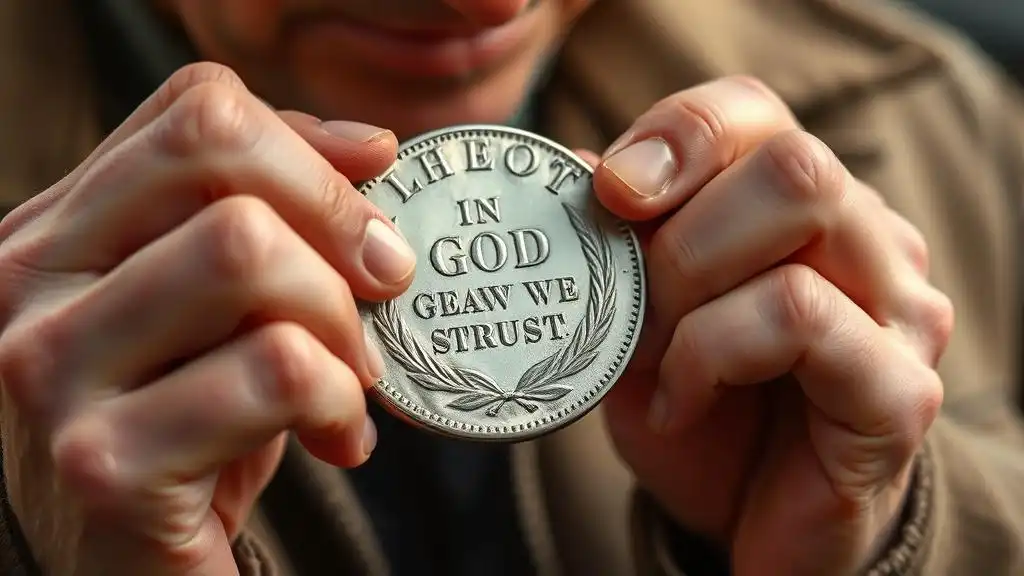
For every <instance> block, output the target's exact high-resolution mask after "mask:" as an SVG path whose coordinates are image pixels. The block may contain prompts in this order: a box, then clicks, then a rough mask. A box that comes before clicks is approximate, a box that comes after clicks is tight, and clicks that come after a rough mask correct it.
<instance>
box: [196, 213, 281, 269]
mask: <svg viewBox="0 0 1024 576" xmlns="http://www.w3.org/2000/svg"><path fill="white" fill-rule="evenodd" d="M207 210H208V211H209V212H210V214H209V219H208V222H207V229H206V234H205V235H206V236H208V238H207V239H206V241H204V242H203V245H204V246H209V247H210V250H208V251H207V252H206V254H207V258H209V260H210V262H209V264H210V266H211V268H212V273H213V274H214V275H215V276H216V277H218V278H223V279H227V280H229V281H240V282H246V281H249V280H252V279H253V278H254V277H255V276H256V275H258V274H259V273H260V272H261V271H262V270H264V269H265V267H266V266H267V265H268V264H269V262H270V260H271V258H272V257H273V251H274V246H275V243H276V240H275V239H276V238H277V237H278V236H279V234H278V229H279V227H280V217H278V216H277V214H276V213H275V212H274V210H273V208H271V207H270V205H269V204H267V203H266V202H264V201H263V200H260V199H259V198H256V197H254V196H231V197H229V198H226V199H224V200H221V201H219V202H216V203H215V204H213V205H211V206H210V207H209V208H208V209H207Z"/></svg>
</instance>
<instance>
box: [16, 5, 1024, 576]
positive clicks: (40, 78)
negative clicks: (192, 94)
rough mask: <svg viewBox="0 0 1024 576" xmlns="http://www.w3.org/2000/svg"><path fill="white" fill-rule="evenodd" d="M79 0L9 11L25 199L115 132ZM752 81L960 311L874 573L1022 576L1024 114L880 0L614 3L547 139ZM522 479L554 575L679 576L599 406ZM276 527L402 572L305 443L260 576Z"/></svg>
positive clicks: (557, 101) (556, 93)
mask: <svg viewBox="0 0 1024 576" xmlns="http://www.w3.org/2000/svg"><path fill="white" fill-rule="evenodd" d="M65 1H66V0H4V1H3V2H0V75H2V76H0V200H2V201H6V202H7V203H8V204H9V205H11V204H17V203H18V202H20V201H22V200H23V199H24V198H26V197H28V196H31V195H32V194H34V193H36V192H37V191H40V190H42V189H44V188H46V187H47V186H48V185H49V184H51V183H53V182H55V181H56V180H58V179H59V177H60V176H61V175H62V174H63V173H64V171H66V170H67V169H69V168H70V167H71V166H73V165H74V164H75V163H77V162H78V161H79V160H80V159H81V158H82V157H83V156H84V154H85V153H86V152H87V151H88V150H89V149H90V147H91V146H92V145H94V144H95V143H96V141H97V138H98V134H97V131H96V128H95V126H96V122H95V119H94V118H91V117H90V116H89V115H88V111H89V110H90V108H89V105H90V103H89V100H88V98H89V94H90V92H89V89H88V82H87V80H88V79H87V78H86V75H85V73H84V72H83V70H85V68H83V67H82V66H81V63H80V62H78V61H77V60H76V59H77V58H78V56H77V55H78V54H80V52H81V51H80V50H79V49H78V48H76V45H75V34H74V30H73V27H72V26H70V24H69V22H67V21H65V20H64V19H62V18H61V17H60V14H61V12H63V11H66V8H65V7H64V5H65ZM737 73H743V74H750V75H754V76H757V77H759V78H761V79H762V80H764V81H765V82H767V84H769V85H770V86H772V87H774V88H775V89H776V90H777V91H778V92H779V93H780V94H781V95H782V96H783V97H784V98H785V100H786V101H787V102H789V104H790V105H791V106H792V108H793V109H794V111H795V112H796V113H797V115H798V117H799V118H800V119H801V121H802V122H803V123H804V125H805V126H806V127H807V129H808V130H810V131H811V132H813V133H815V134H816V135H818V136H819V137H820V138H822V139H823V140H824V141H825V142H826V143H827V144H829V145H830V146H831V147H832V148H833V149H834V150H835V152H836V153H837V154H838V155H839V156H840V158H841V159H843V161H844V162H845V163H846V165H847V166H848V167H849V168H850V170H851V171H853V173H854V174H855V175H857V176H858V177H859V178H861V179H863V180H865V181H867V182H868V183H870V184H871V185H873V186H874V187H876V188H877V189H878V190H879V191H881V192H882V193H883V194H884V195H886V197H887V198H888V201H889V202H890V203H891V205H892V206H893V207H894V208H895V209H897V210H898V211H900V212H902V213H903V214H904V215H905V216H906V217H908V218H909V219H910V220H911V221H912V222H913V223H914V224H916V225H917V226H918V227H919V228H920V229H921V231H922V232H923V233H924V234H925V236H926V237H927V239H928V240H929V243H930V245H931V248H932V252H933V254H932V257H933V267H932V279H933V281H934V283H935V284H936V285H938V286H939V287H940V288H941V289H942V290H944V291H945V292H946V293H947V294H948V295H949V296H950V297H951V298H952V300H953V302H954V304H955V306H956V310H957V327H956V330H955V334H954V336H953V339H952V343H951V344H950V347H949V349H948V352H947V354H946V356H945V358H944V360H943V362H942V365H941V370H940V371H941V374H942V376H943V378H944V381H945V384H946V402H945V405H944V409H943V414H942V415H941V417H940V418H939V420H938V422H937V423H936V424H935V426H934V428H933V429H932V431H931V433H930V436H929V439H928V442H927V448H926V450H925V451H924V453H923V454H922V457H921V459H920V466H919V470H918V472H919V473H918V475H917V480H916V482H915V485H914V488H913V492H912V494H911V500H910V504H909V509H908V513H907V515H906V519H905V521H904V524H903V525H902V526H901V528H900V530H899V532H898V534H897V537H896V542H895V543H894V545H893V547H892V548H891V549H890V550H888V551H886V552H885V553H884V554H883V557H882V560H881V561H880V562H879V563H878V564H877V565H876V566H875V568H874V572H873V574H935V575H960V574H964V575H971V574H986V575H997V574H1024V425H1022V419H1021V417H1020V414H1019V412H1018V408H1017V406H1018V404H1017V402H1018V392H1019V385H1020V381H1021V378H1020V377H1021V374H1020V367H1019V366H1018V361H1017V358H1018V354H1019V352H1020V351H1021V348H1020V344H1021V339H1020V334H1019V331H1020V328H1021V314H1020V312H1021V309H1022V306H1021V304H1022V301H1021V291H1020V286H1019V285H1018V270H1019V269H1020V267H1019V263H1020V258H1021V254H1020V246H1021V244H1020V242H1019V239H1018V230H1019V221H1018V215H1019V210H1020V205H1019V203H1020V201H1021V197H1022V193H1024V106H1022V105H1021V104H1020V102H1019V101H1017V100H1016V95H1014V94H1012V93H1011V90H1012V88H1010V87H1009V86H1008V85H1007V83H1006V82H1005V81H1004V80H1003V79H1002V78H1001V77H1000V76H998V75H997V74H996V73H994V72H993V70H991V69H990V68H989V67H988V65H987V64H985V63H982V62H981V61H980V60H978V59H976V58H975V57H974V56H972V55H971V54H970V53H969V50H968V49H967V48H966V47H965V46H964V45H963V44H962V43H961V42H960V41H959V40H957V39H955V38H954V37H952V36H951V35H950V34H947V33H945V32H941V31H938V30H937V29H936V28H935V27H933V26H932V25H931V24H929V23H926V22H923V21H921V20H919V19H917V18H915V17H912V16H909V15H907V14H906V13H902V12H899V11H897V10H894V9H892V8H891V7H886V6H884V5H881V4H878V3H876V2H875V1H874V0H859V1H856V2H851V1H848V0H716V1H714V2H697V1H694V2H681V1H680V0H601V1H599V2H596V3H595V6H594V8H593V9H592V10H591V11H590V12H588V13H587V14H586V15H585V17H584V18H583V20H582V21H581V22H580V23H579V25H578V27H577V28H576V29H575V30H574V31H573V33H572V35H571V37H570V38H569V39H568V41H567V43H566V44H565V46H564V49H563V51H562V55H561V59H560V63H559V66H558V68H557V70H556V73H555V75H554V79H553V81H552V84H551V86H550V88H549V89H548V91H547V93H546V95H545V100H544V106H545V115H544V117H545V118H546V119H547V122H548V125H547V127H546V128H547V131H548V132H549V133H550V134H552V135H554V136H555V137H556V138H558V139H559V140H561V141H562V142H563V143H565V144H567V145H570V146H574V147H587V148H591V149H595V150H600V149H602V148H603V147H604V146H605V145H606V144H607V143H608V142H609V141H610V139H612V138H614V137H615V136H617V135H618V134H619V133H621V132H622V131H623V130H624V129H626V128H627V127H628V126H629V124H630V122H631V121H632V120H633V119H634V118H635V117H636V116H637V115H638V114H640V113H642V112H643V111H645V110H646V109H647V108H648V107H649V106H650V105H651V104H652V103H653V102H654V101H656V100H657V99H659V98H661V97H664V96H665V95H668V94H670V93H672V92H675V91H678V90H681V89H684V88H686V87H688V86H691V85H693V84H695V83H697V82H701V81H705V80H709V79H712V78H716V77H720V76H723V75H730V74H737ZM0 429H2V426H0ZM581 479H585V481H581ZM513 482H514V485H515V488H516V497H517V502H518V506H519V510H520V519H521V527H522V529H523V532H524V534H525V535H526V540H527V542H528V545H529V548H530V550H531V552H532V554H533V559H534V563H535V566H536V568H537V572H538V573H539V574H544V575H554V574H578V575H588V576H589V575H601V574H610V575H619V574H632V573H639V574H657V575H666V576H667V575H670V574H679V572H678V570H676V569H675V568H674V567H673V562H672V560H671V559H670V558H669V555H668V554H667V552H666V550H667V548H666V547H665V546H664V545H663V542H662V536H663V534H664V531H663V528H664V526H665V524H664V519H663V518H662V517H661V515H660V514H659V512H658V511H657V510H656V509H655V507H654V506H653V505H651V504H650V502H649V501H648V500H647V499H646V498H645V497H644V496H643V495H642V494H638V495H637V496H636V497H634V494H633V488H632V482H631V477H630V473H629V471H628V470H627V469H626V468H624V467H623V465H622V464H621V463H620V462H619V461H618V460H617V458H616V456H615V452H614V449H613V447H612V446H611V444H610V442H609V440H608V436H607V434H606V432H605V430H604V427H603V421H602V419H601V415H600V413H594V414H593V415H591V416H589V417H587V418H586V419H584V420H583V421H581V422H580V423H578V424H576V425H573V426H571V427H569V428H568V429H566V430H564V431H562V432H559V433H556V434H554V435H552V436H549V437H546V438H544V439H541V440H539V441H536V442H532V443H527V444H522V445H518V446H515V447H514V448H513ZM268 517H273V518H274V519H275V521H276V528H277V529H278V532H280V533H286V532H294V531H300V532H301V533H302V534H303V536H304V540H305V542H304V543H305V549H304V550H303V551H302V557H304V558H312V557H315V558H318V561H319V562H321V564H320V565H319V566H320V567H319V568H318V569H317V570H316V571H315V573H316V574H385V573H386V572H387V567H386V561H385V559H384V558H383V557H382V554H381V552H380V548H379V546H378V544H377V542H376V540H375V536H374V534H373V533H372V529H371V527H370V524H369V523H368V519H367V517H366V514H365V512H364V511H363V509H362V508H361V507H360V505H359V503H358V502H357V501H356V499H355V496H354V492H353V491H352V489H351V487H350V486H349V485H348V484H347V483H346V480H345V478H344V476H343V475H342V474H341V473H339V472H338V471H337V470H335V469H333V468H330V467H328V466H325V465H323V464H320V463H318V462H316V461H314V460H313V459H312V458H310V457H309V456H308V455H306V454H305V453H304V452H303V451H301V449H293V450H290V451H289V453H288V454H287V456H286V458H285V461H284V463H283V465H282V468H281V470H280V472H279V474H278V476H277V478H276V480H275V482H274V484H273V485H272V487H271V489H270V490H269V492H268V494H267V496H266V498H265V499H264V501H263V504H262V510H261V512H260V513H259V514H257V515H256V517H255V518H254V519H253V522H252V530H251V531H249V532H247V533H246V534H245V535H244V536H243V537H242V538H241V539H240V541H239V542H238V545H237V551H238V557H239V560H240V566H241V567H242V572H243V574H247V575H257V574H258V575H271V574H274V575H277V574H289V573H293V572H294V569H295V568H294V562H292V561H289V558H291V559H293V560H294V559H296V558H298V557H299V556H298V551H297V550H289V549H286V547H284V546H283V545H282V541H283V539H279V538H276V537H275V536H274V533H275V532H274V526H270V525H269V523H268V522H266V521H265V519H266V518H268ZM2 521H3V522H4V523H6V526H0V535H2V536H0V570H2V571H3V573H4V574H8V573H16V570H17V567H18V566H23V565H24V563H26V562H27V559H26V558H24V557H21V558H19V557H18V554H19V551H18V549H19V547H20V546H19V542H18V530H17V525H16V523H15V522H14V520H13V519H12V518H11V517H10V515H9V514H8V515H7V517H5V518H3V520H2ZM23 552H24V550H21V552H20V553H22V554H23Z"/></svg>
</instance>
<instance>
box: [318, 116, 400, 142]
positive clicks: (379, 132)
mask: <svg viewBox="0 0 1024 576" xmlns="http://www.w3.org/2000/svg"><path fill="white" fill-rule="evenodd" d="M320 127H321V128H323V130H324V132H327V133H328V134H330V135H331V136H334V137H336V138H341V139H343V140H351V141H352V142H369V141H371V140H378V139H380V138H383V137H384V136H385V135H387V134H390V133H391V131H390V130H385V129H384V128H379V127H377V126H372V125H370V124H363V123H362V122H348V121H345V120H331V121H328V122H323V123H321V124H320Z"/></svg>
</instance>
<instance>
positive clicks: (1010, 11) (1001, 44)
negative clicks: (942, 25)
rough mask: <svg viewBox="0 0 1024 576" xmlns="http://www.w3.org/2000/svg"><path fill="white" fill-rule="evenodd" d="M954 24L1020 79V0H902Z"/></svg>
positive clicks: (1023, 10)
mask: <svg viewBox="0 0 1024 576" xmlns="http://www.w3.org/2000/svg"><path fill="white" fill-rule="evenodd" d="M903 1H904V2H907V3H909V4H913V5H916V6H917V7H918V8H919V9H921V10H923V11H925V12H927V13H929V14H931V15H932V16H934V17H936V18H938V19H939V20H942V21H944V22H946V23H947V24H949V25H951V26H953V27H955V28H958V29H959V30H960V31H961V32H962V33H963V34H966V35H967V36H968V37H970V38H971V39H972V40H973V41H974V42H975V43H976V44H977V45H978V46H980V47H981V49H982V50H984V51H985V52H987V53H988V54H989V55H990V56H991V57H992V58H994V59H995V60H996V61H997V62H999V63H1000V64H1002V65H1003V67H1004V68H1006V70H1007V71H1008V72H1009V73H1010V74H1011V75H1013V76H1014V77H1015V78H1017V80H1019V81H1021V82H1022V83H1024V0H903Z"/></svg>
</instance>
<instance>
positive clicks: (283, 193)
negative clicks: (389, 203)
mask: <svg viewBox="0 0 1024 576" xmlns="http://www.w3.org/2000/svg"><path fill="white" fill-rule="evenodd" d="M389 134H390V133H389ZM385 144H386V143H381V145H385ZM228 196H254V197H257V198H259V199H260V200H262V201H264V202H266V203H267V204H269V205H270V206H271V207H272V208H273V209H274V211H275V212H276V213H277V214H279V215H280V216H281V217H282V218H283V219H284V220H285V221H286V222H287V223H288V225H289V227H291V228H292V229H293V230H295V231H296V232H297V233H298V234H299V235H300V236H302V237H303V239H304V240H305V241H306V242H307V243H308V244H309V245H310V246H312V247H313V248H314V249H315V250H316V251H317V252H319V253H320V254H321V255H323V257H324V258H325V259H326V260H327V261H328V262H329V263H330V264H331V265H332V266H333V267H334V268H335V269H337V270H338V271H339V272H341V274H342V275H343V276H344V277H345V279H346V280H347V281H348V282H349V283H350V285H351V287H352V289H353V292H355V293H356V294H357V295H359V296H360V297H363V298H367V299H380V298H387V297H390V296H393V295H394V294H396V293H398V292H399V291H400V290H402V289H404V288H405V287H406V286H407V285H408V283H409V282H410V281H411V277H412V270H413V267H414V256H413V254H412V251H411V250H410V249H409V248H408V246H406V245H405V243H404V241H403V240H402V239H401V237H400V236H399V235H398V234H397V233H396V232H395V231H394V230H393V227H392V226H391V224H390V222H389V221H388V220H387V219H386V218H385V217H383V216H382V215H381V213H380V211H379V210H378V209H377V208H376V207H375V206H373V204H371V203H370V202H369V201H368V200H367V199H366V198H364V197H363V196H362V195H361V194H360V193H359V192H358V191H356V190H355V188H354V187H353V186H352V184H351V182H349V180H348V179H347V178H346V177H345V176H344V175H343V174H341V173H339V172H338V171H337V170H335V168H334V167H333V166H332V164H331V163H330V162H328V160H327V159H325V157H324V155H323V154H321V153H319V152H318V151H317V150H316V149H314V148H313V147H312V145H311V144H310V143H309V142H308V141H307V140H306V139H304V138H303V137H302V135H300V134H299V133H298V132H296V130H295V129H294V128H293V127H292V126H290V125H288V124H287V123H286V122H285V121H284V120H283V119H282V118H281V117H280V116H279V115H278V114H277V113H276V112H274V111H273V110H271V109H270V108H269V107H267V106H265V105H264V104H263V103H262V102H261V101H260V100H259V99H257V98H256V97H255V96H253V95H252V94H250V93H248V92H246V91H243V90H238V89H237V88H232V87H228V86H225V85H222V84H216V83H206V84H201V85H199V86H196V87H193V88H191V89H190V90H188V91H187V92H185V93H184V94H182V95H181V97H179V98H178V100H177V101H175V102H174V104H172V105H171V106H170V108H168V109H167V110H166V111H165V112H164V113H163V114H162V115H161V116H160V117H159V118H157V119H156V120H154V121H153V122H151V123H150V124H149V125H148V126H146V127H145V128H143V129H142V130H140V131H139V132H137V133H135V134H134V135H132V136H131V137H129V138H128V139H127V140H125V141H124V142H122V143H120V144H119V145H117V146H116V147H115V148H113V149H112V150H110V151H109V152H108V153H107V154H105V155H104V156H103V157H102V158H99V159H97V161H96V162H95V163H94V164H93V165H92V166H91V167H90V169H89V170H88V172H86V174H84V175H83V177H82V178H81V180H80V181H79V182H78V185H77V186H76V188H75V190H74V192H73V193H72V194H70V195H68V196H67V197H66V198H65V199H64V200H63V201H62V202H61V204H60V206H59V207H58V209H57V210H55V211H54V216H53V218H54V222H53V225H51V226H48V227H47V229H48V230H49V231H48V232H47V234H59V236H60V237H59V239H58V241H57V242H54V243H53V247H52V249H50V250H49V257H48V258H47V261H46V263H45V264H43V266H45V267H46V268H47V269H51V270H83V269H93V270H95V269H99V270H106V269H110V268H111V267H113V266H116V265H117V264H118V263H119V262H121V261H122V260H123V259H124V258H125V257H127V256H128V255H129V254H131V253H133V252H135V251H136V250H138V249H140V248H141V247H142V246H144V245H146V244H148V243H149V242H151V241H153V240H154V239H156V238H158V237H160V236H161V235H163V234H166V233H167V232H168V231H170V230H171V229H173V228H175V227H176V226H178V225H180V224H181V223H183V222H185V221H186V220H188V219H190V218H192V217H193V215H195V214H196V213H198V212H200V211H202V210H203V209H204V208H205V207H206V206H208V205H210V204H213V203H215V202H216V201H218V200H219V199H221V198H224V197H228Z"/></svg>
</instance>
